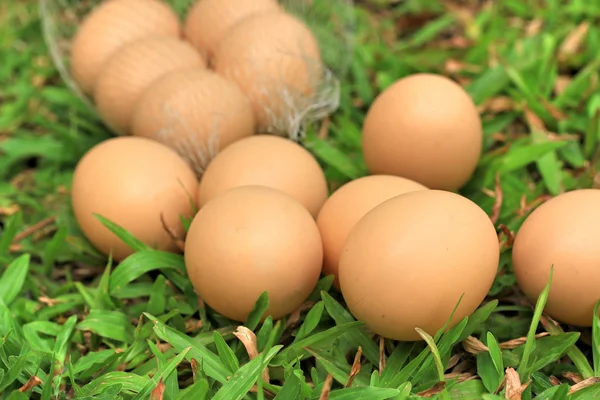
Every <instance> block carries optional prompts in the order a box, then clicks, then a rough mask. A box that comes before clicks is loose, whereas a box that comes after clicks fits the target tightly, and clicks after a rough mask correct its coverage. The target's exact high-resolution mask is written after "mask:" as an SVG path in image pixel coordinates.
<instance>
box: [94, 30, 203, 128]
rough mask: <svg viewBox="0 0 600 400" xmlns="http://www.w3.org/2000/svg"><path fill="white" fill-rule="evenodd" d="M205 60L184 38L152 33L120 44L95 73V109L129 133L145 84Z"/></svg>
mask: <svg viewBox="0 0 600 400" xmlns="http://www.w3.org/2000/svg"><path fill="white" fill-rule="evenodd" d="M188 67H197V68H205V67H206V62H205V61H204V59H203V58H202V57H201V56H200V54H198V52H197V51H196V50H195V49H194V48H193V47H192V46H191V45H190V44H188V43H186V42H184V41H183V40H179V39H176V38H172V37H168V36H154V37H148V38H144V39H140V40H137V41H135V42H133V43H129V44H127V45H126V46H123V47H122V48H121V49H120V50H119V51H118V52H117V53H116V54H115V55H114V56H113V57H112V58H111V59H110V61H109V62H108V63H107V64H106V66H105V68H104V70H103V71H102V73H101V74H100V76H99V77H98V82H97V85H96V92H95V95H94V98H95V101H96V106H97V107H98V112H99V113H100V115H101V116H102V118H103V119H104V121H105V122H106V123H107V125H108V126H110V127H111V128H112V129H113V130H114V131H115V132H116V133H118V134H121V135H125V134H129V133H130V125H131V118H132V116H133V111H134V110H135V107H136V105H137V102H138V100H139V98H140V96H141V95H142V93H143V92H144V90H145V89H146V88H148V86H150V84H152V82H154V81H155V80H156V79H158V78H160V77H161V76H163V75H164V74H166V73H168V72H171V71H175V70H177V69H183V68H188Z"/></svg>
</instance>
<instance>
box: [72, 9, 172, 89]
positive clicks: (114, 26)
mask: <svg viewBox="0 0 600 400" xmlns="http://www.w3.org/2000/svg"><path fill="white" fill-rule="evenodd" d="M180 34H181V31H180V26H179V19H178V17H177V15H176V14H175V13H174V12H173V10H172V9H171V8H170V7H169V6H168V5H167V4H166V3H164V2H163V1H159V0H107V1H103V2H101V3H100V5H98V6H97V7H96V8H94V10H93V11H92V12H91V13H90V14H88V15H87V16H86V17H85V19H84V20H83V22H82V23H81V25H80V26H79V28H78V30H77V33H76V34H75V36H74V38H73V42H72V45H71V57H70V61H71V74H72V75H73V79H75V81H76V82H77V84H78V85H79V86H80V87H81V89H82V90H83V91H84V92H85V93H87V94H92V93H93V92H94V86H95V84H96V79H97V77H98V75H99V74H100V72H101V71H102V69H103V68H104V65H105V63H106V62H107V61H108V60H109V59H110V57H111V56H112V55H113V54H114V53H115V52H116V51H117V50H118V49H120V48H121V47H122V46H123V45H125V44H127V43H130V42H132V41H134V40H137V39H141V38H143V37H146V36H151V35H166V36H171V37H179V36H180Z"/></svg>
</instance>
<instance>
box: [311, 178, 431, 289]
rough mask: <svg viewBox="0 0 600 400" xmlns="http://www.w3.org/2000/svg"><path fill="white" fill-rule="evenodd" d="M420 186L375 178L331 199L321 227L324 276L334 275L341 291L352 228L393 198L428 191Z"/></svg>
mask: <svg viewBox="0 0 600 400" xmlns="http://www.w3.org/2000/svg"><path fill="white" fill-rule="evenodd" d="M426 189H427V188H426V187H425V186H423V185H421V184H420V183H417V182H414V181H411V180H410V179H405V178H400V177H398V176H392V175H371V176H365V177H362V178H359V179H355V180H353V181H350V182H348V183H346V184H345V185H343V186H342V187H340V188H339V189H337V190H336V191H335V192H333V194H332V195H331V196H330V197H329V198H328V199H327V201H326V202H325V204H323V207H322V208H321V211H320V212H319V216H318V217H317V226H318V227H319V231H320V232H321V239H322V240H323V274H324V275H334V276H335V280H334V282H333V283H334V285H335V287H337V288H338V289H339V279H338V277H337V272H338V265H339V262H340V256H341V253H342V249H343V248H344V243H345V242H346V239H347V238H348V235H349V234H350V232H351V231H352V228H353V227H354V225H356V223H357V222H358V221H359V220H360V219H361V218H362V217H363V216H364V215H365V214H367V213H368V212H369V211H371V210H372V209H373V208H375V207H376V206H378V205H379V204H381V203H383V202H384V201H386V200H389V199H391V198H392V197H396V196H399V195H401V194H404V193H408V192H413V191H415V190H426Z"/></svg>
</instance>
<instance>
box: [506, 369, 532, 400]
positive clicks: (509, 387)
mask: <svg viewBox="0 0 600 400" xmlns="http://www.w3.org/2000/svg"><path fill="white" fill-rule="evenodd" d="M530 383H531V382H527V383H526V384H524V385H521V378H519V373H518V372H517V371H515V369H514V368H506V399H508V400H521V395H522V394H523V392H524V391H525V389H527V386H529V384H530Z"/></svg>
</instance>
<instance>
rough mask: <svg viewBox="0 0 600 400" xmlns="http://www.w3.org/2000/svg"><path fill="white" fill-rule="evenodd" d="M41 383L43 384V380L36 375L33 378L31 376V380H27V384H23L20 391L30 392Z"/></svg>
mask: <svg viewBox="0 0 600 400" xmlns="http://www.w3.org/2000/svg"><path fill="white" fill-rule="evenodd" d="M41 384H42V380H41V379H40V378H38V377H37V376H35V375H34V376H32V377H31V378H29V380H28V381H27V382H25V384H24V385H23V386H21V387H20V388H19V392H21V393H25V392H29V391H30V390H31V389H33V388H34V387H36V386H39V385H41Z"/></svg>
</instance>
